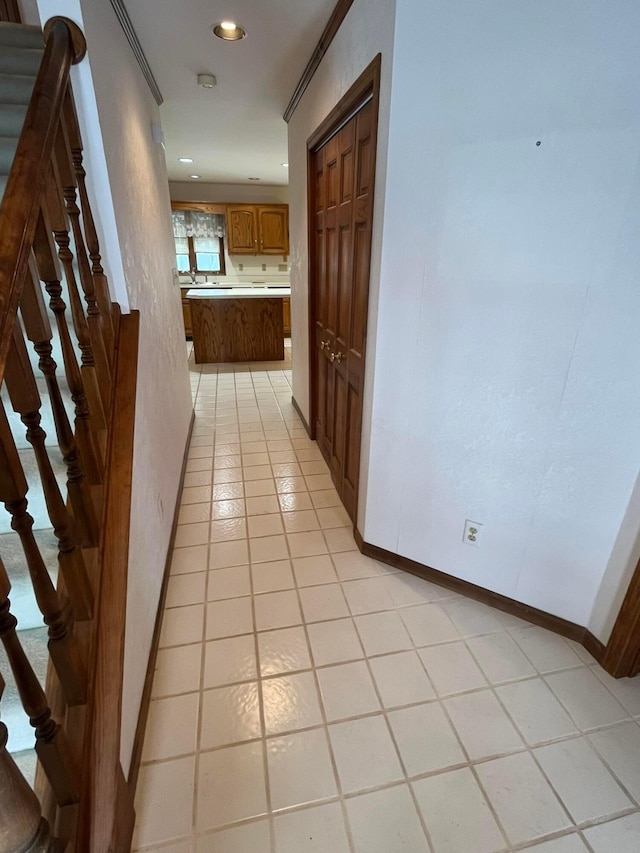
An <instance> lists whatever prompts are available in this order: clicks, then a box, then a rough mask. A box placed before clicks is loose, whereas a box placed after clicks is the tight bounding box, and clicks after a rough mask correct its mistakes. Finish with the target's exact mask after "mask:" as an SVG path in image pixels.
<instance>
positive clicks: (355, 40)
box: [289, 0, 640, 639]
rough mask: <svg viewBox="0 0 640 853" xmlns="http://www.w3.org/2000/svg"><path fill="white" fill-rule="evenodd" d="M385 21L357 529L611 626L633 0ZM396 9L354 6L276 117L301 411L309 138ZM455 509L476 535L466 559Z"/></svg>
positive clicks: (634, 449) (628, 341) (628, 431)
mask: <svg viewBox="0 0 640 853" xmlns="http://www.w3.org/2000/svg"><path fill="white" fill-rule="evenodd" d="M395 11H396V15H395V43H394V46H393V58H394V59H393V69H392V74H390V73H389V68H388V66H387V67H386V77H383V83H384V81H388V80H389V79H390V78H391V77H392V92H391V96H390V106H389V104H388V100H387V93H386V92H384V87H383V99H382V116H381V117H382V121H381V124H380V137H381V138H380V140H379V146H378V157H379V159H378V165H379V169H378V175H377V180H376V218H375V220H374V240H373V256H372V280H371V286H372V291H371V293H372V300H371V303H370V311H369V318H370V322H369V335H368V341H367V348H368V363H367V394H366V397H365V425H364V434H363V458H362V475H361V483H360V486H361V492H360V506H359V518H358V521H359V529H360V530H361V531H362V532H363V534H364V537H365V539H366V540H367V541H369V542H372V543H373V544H375V545H379V546H381V547H382V548H385V549H388V550H389V551H392V552H395V553H399V554H401V555H403V556H406V557H409V558H412V559H414V560H417V561H419V562H422V563H425V564H427V565H430V566H433V567H435V568H437V569H440V570H442V571H444V572H448V573H450V574H452V575H455V576H458V577H461V578H464V579H466V580H469V581H472V582H473V583H476V584H479V585H481V586H484V587H487V588H489V589H492V590H496V591H497V592H500V593H502V594H505V595H507V596H511V597H513V598H516V599H518V600H520V601H523V602H526V603H528V604H531V605H534V606H536V607H539V608H542V609H544V610H548V611H550V612H552V613H555V614H557V615H559V616H562V617H565V618H567V619H570V620H573V621H576V622H578V623H580V624H583V625H590V627H591V628H592V629H593V630H594V631H595V632H596V634H597V635H598V636H600V637H601V638H603V639H606V637H607V635H608V631H609V629H610V626H611V618H612V616H611V614H612V612H615V609H616V604H617V602H619V600H620V596H621V592H622V591H623V588H624V585H625V582H628V577H629V571H630V566H631V563H632V561H633V559H634V555H636V556H637V533H638V527H639V526H640V525H639V519H638V515H637V511H635V510H634V509H633V506H631V507H630V509H629V512H627V514H626V515H625V512H626V511H627V508H628V507H629V501H630V498H631V495H632V490H633V488H634V484H635V482H636V479H637V476H638V470H639V468H640V432H639V431H638V423H639V422H640V381H639V374H638V371H637V365H638V362H639V357H640V338H639V337H638V334H637V327H638V321H639V320H640V289H639V288H638V287H637V271H638V269H639V268H640V241H639V240H638V236H639V235H638V222H639V221H640V217H639V214H640V189H639V186H640V185H639V182H638V159H639V158H638V154H639V151H640V145H639V143H640V91H639V90H638V87H637V86H636V85H635V84H634V80H637V78H638V73H639V71H640V60H639V58H638V52H637V49H636V47H637V45H636V40H635V37H634V34H635V33H636V32H637V27H638V24H639V23H640V20H639V13H638V11H637V8H636V7H635V6H634V5H632V4H629V3H627V2H624V0H614V2H613V5H612V3H611V2H604V0H586V2H585V0H568V2H565V3H562V4H557V3H555V2H553V0H540V2H539V3H536V4H534V5H532V4H530V3H528V2H524V0H493V2H489V3H482V4H478V3H476V2H473V0H446V2H445V0H432V2H429V3H424V2H423V0H397V3H396V4H395ZM393 17H394V8H393V6H391V7H388V6H385V8H380V9H378V8H377V4H376V3H375V2H374V0H361V2H358V0H357V2H356V3H355V4H354V6H353V7H352V10H351V12H350V13H349V15H348V16H347V19H346V21H345V24H344V25H343V27H342V29H341V31H340V33H339V34H338V37H337V38H336V40H335V42H334V44H333V45H332V47H331V49H330V50H329V52H328V54H327V56H326V57H325V59H324V60H323V63H322V65H321V66H320V69H319V71H318V73H317V75H316V77H315V78H314V80H313V82H312V84H311V86H310V87H309V89H308V90H307V93H306V94H305V96H304V98H303V100H302V102H301V104H300V106H299V107H298V110H297V111H296V113H295V114H294V117H293V119H292V121H291V123H290V126H289V144H290V155H289V159H290V164H291V187H290V191H291V201H290V204H291V210H292V255H291V262H292V291H293V300H292V303H293V304H292V308H293V326H294V337H293V341H294V391H295V395H296V398H297V400H298V402H299V403H300V405H301V406H302V408H303V411H304V412H305V414H306V413H307V412H308V387H309V385H308V369H307V355H306V353H307V346H308V342H307V334H308V332H307V307H306V305H307V303H306V297H307V288H306V276H307V236H306V227H307V226H306V183H305V182H306V174H305V173H306V162H305V142H306V139H307V138H308V136H309V134H310V133H311V132H312V131H313V129H314V128H315V127H316V126H317V125H318V124H319V123H320V121H321V120H322V118H323V117H324V115H325V114H326V113H327V112H328V110H329V109H330V108H331V107H332V106H333V104H334V103H335V102H336V101H337V100H338V98H339V96H340V95H341V94H342V93H343V91H344V90H345V89H346V88H348V85H349V84H350V83H351V82H352V80H353V79H355V77H356V76H357V74H358V73H359V72H360V71H361V70H362V68H363V67H364V66H365V65H366V64H367V61H368V60H369V59H370V58H371V56H372V55H373V53H375V52H376V51H377V50H380V49H382V50H383V61H384V59H385V58H386V59H388V58H389V56H390V52H391V51H390V46H389V45H388V44H387V42H386V41H385V38H386V36H387V35H388V32H390V31H391V30H392V29H393V24H394V20H393ZM383 67H384V66H383ZM389 110H390V120H387V112H388V111H389ZM538 142H540V144H539V145H537V144H536V143H538ZM387 143H388V156H385V153H386V148H387ZM381 155H382V156H381ZM381 169H382V171H381ZM637 504H638V501H637V500H636V501H635V502H634V504H633V505H634V506H636V508H637ZM465 519H472V520H474V521H478V522H480V523H483V524H484V527H483V533H482V537H483V538H482V543H481V546H480V547H478V548H473V547H470V546H468V545H465V544H464V543H463V541H462V533H463V527H464V523H465ZM623 519H624V524H623ZM594 608H595V609H594ZM592 611H593V614H592Z"/></svg>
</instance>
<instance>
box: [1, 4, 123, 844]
mask: <svg viewBox="0 0 640 853" xmlns="http://www.w3.org/2000/svg"><path fill="white" fill-rule="evenodd" d="M84 52H85V43H84V37H83V35H82V33H81V32H80V30H79V29H78V28H77V26H76V25H75V24H73V23H72V22H71V21H68V20H66V19H63V18H53V19H51V21H49V22H48V23H47V25H46V26H45V29H44V34H43V32H42V31H40V30H39V29H37V28H34V27H26V26H22V25H20V24H15V23H0V199H1V205H0V504H2V505H4V508H5V510H6V512H4V511H2V510H0V641H1V645H0V853H28V851H32V853H35V851H50V853H62V851H66V853H87V851H90V853H102V851H104V853H106V851H108V850H109V851H123V852H124V851H126V850H128V849H129V846H130V835H131V832H132V829H133V800H132V792H131V791H129V789H128V787H127V784H126V781H125V780H124V776H123V773H122V768H121V766H120V763H119V745H120V744H119V737H120V700H121V691H122V666H123V648H124V643H123V638H124V629H125V624H124V614H125V609H126V579H127V551H128V528H129V514H130V498H131V494H130V489H131V469H132V453H133V420H134V409H135V406H134V403H135V375H136V364H137V341H138V322H139V320H138V315H137V312H133V313H132V314H129V315H121V313H120V310H119V308H118V306H117V305H115V304H113V303H112V302H111V298H110V296H109V289H108V283H107V280H106V277H105V274H104V270H103V268H102V263H101V256H100V247H99V244H98V237H97V233H96V229H95V225H94V220H93V215H92V212H91V205H90V202H89V198H88V195H87V190H86V186H85V170H84V165H83V151H82V140H81V137H80V131H79V126H78V121H77V116H76V109H75V104H74V100H73V93H72V91H71V84H70V81H69V69H70V66H71V64H73V63H76V62H79V61H81V60H82V58H83V57H84Z"/></svg>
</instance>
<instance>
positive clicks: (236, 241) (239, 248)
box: [227, 204, 258, 255]
mask: <svg viewBox="0 0 640 853" xmlns="http://www.w3.org/2000/svg"><path fill="white" fill-rule="evenodd" d="M256 210H257V208H256V206H255V205H253V204H244V205H242V204H228V205H227V251H228V252H229V254H230V255H256V254H258V217H257V213H256Z"/></svg>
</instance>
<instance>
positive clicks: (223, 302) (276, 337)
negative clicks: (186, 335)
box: [188, 287, 288, 364]
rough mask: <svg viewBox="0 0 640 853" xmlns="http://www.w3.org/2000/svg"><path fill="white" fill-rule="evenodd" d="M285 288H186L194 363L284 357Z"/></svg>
mask: <svg viewBox="0 0 640 853" xmlns="http://www.w3.org/2000/svg"><path fill="white" fill-rule="evenodd" d="M287 293H288V288H287V289H286V290H285V289H284V288H282V289H279V288H274V289H272V290H262V289H259V288H255V287H236V288H233V289H232V290H224V289H218V288H204V287H199V288H194V289H193V290H190V291H189V296H188V298H189V300H190V302H191V313H192V316H193V349H194V355H195V362H196V364H210V363H221V362H224V363H227V362H238V361H239V362H246V361H281V360H282V359H284V330H283V327H282V326H283V323H282V321H283V310H282V300H283V299H285V298H288V296H287V295H286V294H287Z"/></svg>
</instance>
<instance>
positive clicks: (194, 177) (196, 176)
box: [189, 175, 200, 181]
mask: <svg viewBox="0 0 640 853" xmlns="http://www.w3.org/2000/svg"><path fill="white" fill-rule="evenodd" d="M189 177H190V178H193V179H194V181H197V180H198V178H199V177H200V175H189Z"/></svg>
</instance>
